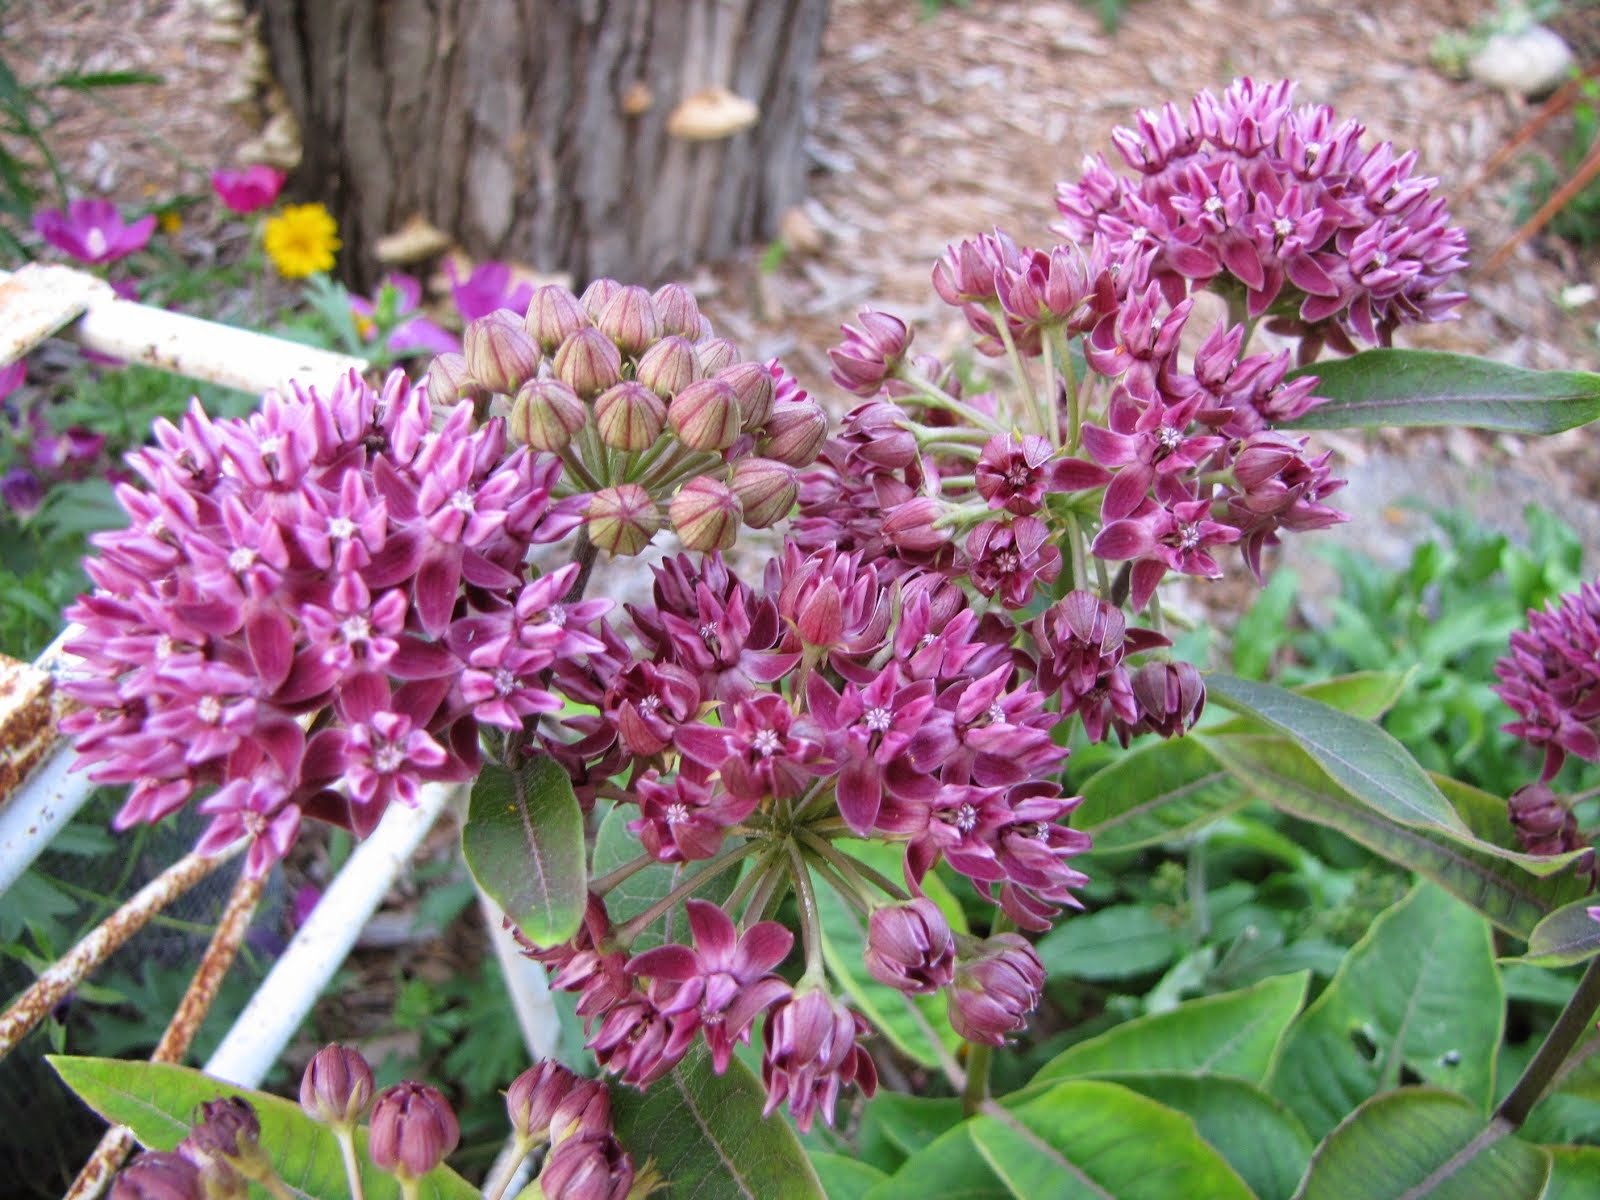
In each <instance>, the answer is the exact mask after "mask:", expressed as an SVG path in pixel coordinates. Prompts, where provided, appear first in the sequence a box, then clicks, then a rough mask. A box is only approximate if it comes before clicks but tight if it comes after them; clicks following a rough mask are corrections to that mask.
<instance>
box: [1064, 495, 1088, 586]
mask: <svg viewBox="0 0 1600 1200" xmlns="http://www.w3.org/2000/svg"><path fill="white" fill-rule="evenodd" d="M1067 547H1068V549H1069V550H1070V551H1071V552H1072V586H1073V587H1074V588H1076V589H1077V590H1078V591H1080V592H1087V591H1088V590H1089V568H1088V564H1087V563H1086V562H1085V550H1084V545H1083V527H1082V526H1081V525H1079V524H1078V514H1077V513H1068V514H1067Z"/></svg>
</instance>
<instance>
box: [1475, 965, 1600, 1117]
mask: <svg viewBox="0 0 1600 1200" xmlns="http://www.w3.org/2000/svg"><path fill="white" fill-rule="evenodd" d="M1596 1010H1600V958H1591V959H1590V960H1589V966H1588V969H1587V970H1585V971H1584V973H1583V978H1582V979H1580V980H1578V990H1577V991H1575V992H1573V993H1572V999H1571V1000H1568V1001H1567V1006H1566V1008H1564V1009H1562V1010H1561V1015H1560V1016H1559V1017H1557V1018H1556V1023H1555V1024H1554V1025H1553V1026H1551V1028H1550V1032H1549V1034H1548V1035H1547V1036H1546V1037H1545V1039H1544V1044H1543V1045H1542V1046H1540V1047H1539V1050H1538V1052H1537V1053H1536V1054H1534V1056H1533V1061H1532V1062H1530V1063H1529V1064H1528V1067H1527V1070H1525V1071H1523V1072H1522V1078H1520V1079H1518V1080H1517V1085H1516V1086H1515V1087H1514V1088H1512V1089H1511V1094H1510V1095H1509V1096H1507V1097H1506V1098H1505V1099H1504V1100H1503V1101H1501V1103H1500V1107H1499V1108H1497V1109H1496V1110H1495V1114H1494V1115H1495V1116H1496V1117H1497V1118H1498V1119H1500V1120H1502V1121H1505V1122H1507V1123H1508V1124H1509V1125H1510V1126H1511V1128H1512V1129H1520V1128H1521V1127H1522V1123H1523V1122H1524V1121H1526V1120H1527V1119H1528V1114H1529V1113H1530V1112H1532V1111H1533V1106H1534V1105H1535V1104H1537V1103H1538V1102H1539V1100H1540V1098H1541V1097H1543V1095H1544V1094H1545V1092H1546V1091H1547V1090H1548V1089H1549V1087H1550V1085H1551V1083H1552V1082H1553V1081H1554V1080H1555V1077H1556V1074H1557V1072H1559V1071H1560V1069H1561V1066H1562V1064H1563V1063H1564V1062H1566V1060H1567V1056H1568V1055H1569V1054H1571V1053H1572V1048H1573V1047H1574V1046H1576V1045H1577V1044H1578V1042H1579V1041H1580V1040H1581V1039H1582V1038H1583V1035H1584V1034H1585V1033H1586V1032H1587V1031H1588V1029H1589V1023H1590V1022H1591V1021H1593V1020H1594V1014H1595V1012H1596Z"/></svg>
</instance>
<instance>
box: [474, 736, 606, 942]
mask: <svg viewBox="0 0 1600 1200" xmlns="http://www.w3.org/2000/svg"><path fill="white" fill-rule="evenodd" d="M461 850H462V853H463V854H464V855H465V857H466V860H467V867H468V868H469V869H470V870H471V871H472V877H473V878H474V879H476V880H477V881H478V886H479V887H481V888H482V889H483V890H484V891H485V892H487V893H488V894H489V895H490V896H491V897H493V898H494V901H495V903H496V904H498V905H499V906H500V907H501V908H502V909H503V910H504V911H505V913H506V915H507V916H508V917H510V918H511V919H512V920H513V921H514V922H516V925H517V927H518V928H519V929H521V930H522V932H523V933H524V934H525V935H526V936H527V937H528V939H529V940H530V941H532V942H533V943H534V944H535V945H538V946H553V945H555V944H556V943H558V942H564V941H566V940H567V939H568V938H570V937H571V936H572V935H573V934H575V933H577V932H578V926H579V925H580V924H581V923H582V921H583V910H584V905H585V904H586V903H587V901H588V891H587V881H586V879H585V876H584V867H583V859H584V852H583V810H582V809H581V808H579V807H578V798H577V797H576V796H575V795H573V792H572V783H571V781H570V780H569V779H568V778H567V774H566V772H565V771H563V770H562V769H561V768H560V766H558V765H557V764H556V762H555V760H554V759H550V758H536V759H534V760H532V761H531V762H528V763H525V764H524V765H522V766H520V767H517V768H514V769H510V770H508V769H507V768H505V767H500V766H496V765H495V764H493V763H490V764H488V765H486V766H485V767H484V768H483V772H482V774H480V775H479V776H478V781H477V782H476V783H475V784H473V785H472V802H471V804H470V805H469V806H468V809H467V823H466V824H465V825H464V826H463V827H462V830H461Z"/></svg>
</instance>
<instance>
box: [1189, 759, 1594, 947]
mask: <svg viewBox="0 0 1600 1200" xmlns="http://www.w3.org/2000/svg"><path fill="white" fill-rule="evenodd" d="M1190 736H1191V737H1199V736H1201V735H1199V734H1191V735H1190ZM1203 740H1204V741H1205V743H1206V746H1207V748H1208V749H1209V750H1210V751H1211V752H1212V753H1213V754H1214V755H1216V757H1217V758H1218V760H1220V761H1221V762H1223V763H1224V764H1226V765H1227V767H1228V769H1229V770H1231V771H1232V772H1233V773H1234V774H1236V775H1237V776H1238V777H1239V778H1240V779H1241V780H1242V781H1243V782H1244V783H1245V784H1246V785H1247V786H1249V787H1250V788H1251V790H1253V791H1254V792H1255V793H1256V794H1257V795H1258V796H1260V797H1261V798H1262V799H1263V800H1265V801H1267V802H1268V803H1269V804H1271V805H1272V806H1273V807H1274V808H1277V809H1279V810H1280V811H1282V812H1286V813H1288V814H1290V815H1291V816H1295V817H1299V818H1301V819H1302V820H1305V821H1313V822H1315V823H1316V824H1319V825H1326V826H1328V827H1329V828H1332V829H1337V830H1338V831H1339V832H1340V833H1342V834H1344V835H1345V836H1346V837H1348V838H1351V839H1352V840H1354V841H1357V842H1359V843H1361V844H1362V845H1363V846H1366V847H1367V848H1368V849H1369V850H1372V851H1374V852H1375V853H1377V854H1381V855H1383V856H1384V857H1385V858H1387V859H1389V860H1390V861H1391V862H1395V863H1399V864H1400V865H1401V866H1403V867H1406V868H1408V869H1409V870H1412V871H1416V872H1417V873H1418V874H1420V875H1423V876H1426V877H1427V878H1428V879H1431V880H1433V881H1434V882H1435V883H1437V884H1439V885H1440V886H1441V887H1443V888H1445V889H1446V890H1447V891H1449V892H1450V893H1451V894H1452V895H1455V896H1457V897H1459V898H1460V899H1462V900H1465V901H1466V902H1467V903H1468V904H1470V905H1472V906H1473V907H1474V908H1476V909H1477V910H1478V911H1479V912H1481V913H1483V914H1484V915H1485V916H1486V917H1488V918H1489V919H1490V920H1491V921H1493V922H1494V923H1495V925H1497V926H1498V927H1500V928H1501V929H1504V930H1505V931H1506V932H1508V933H1513V934H1515V935H1516V936H1518V937H1520V938H1526V937H1527V936H1528V935H1529V934H1531V933H1532V932H1533V930H1534V927H1535V926H1536V925H1538V923H1539V922H1540V921H1542V920H1543V919H1544V918H1545V917H1547V916H1548V915H1549V914H1550V913H1552V912H1554V911H1555V910H1556V909H1558V908H1560V907H1561V906H1562V905H1563V904H1566V903H1568V902H1570V901H1572V900H1575V899H1577V898H1578V897H1579V896H1581V895H1583V894H1584V892H1585V888H1584V886H1583V884H1582V882H1581V881H1579V880H1578V879H1577V878H1576V877H1575V876H1573V875H1572V874H1571V873H1570V872H1567V873H1565V874H1560V875H1552V876H1549V877H1547V878H1536V877H1534V876H1532V875H1530V874H1529V872H1528V871H1527V870H1526V869H1524V866H1523V865H1522V864H1521V863H1519V862H1517V861H1516V859H1517V858H1518V857H1521V856H1517V855H1515V854H1513V852H1511V851H1507V850H1504V849H1502V848H1501V847H1498V846H1490V845H1489V844H1488V843H1484V842H1479V841H1477V840H1476V839H1472V838H1464V837H1460V836H1451V835H1446V834H1444V833H1441V832H1437V831H1435V830H1430V829H1414V828H1410V827H1408V826H1405V825H1397V824H1395V823H1394V822H1393V821H1390V820H1388V819H1387V818H1385V817H1383V816H1382V815H1380V814H1379V813H1376V812H1374V811H1373V810H1372V809H1371V808H1369V807H1368V806H1367V805H1365V804H1362V803H1360V802H1359V801H1357V800H1355V799H1353V798H1351V796H1350V795H1349V794H1348V793H1347V792H1345V791H1344V789H1342V788H1340V787H1339V786H1338V785H1337V784H1335V783H1334V782H1333V780H1332V779H1330V778H1329V777H1328V775H1327V773H1326V772H1325V771H1323V770H1322V769H1321V768H1320V767H1318V766H1317V764H1316V763H1314V762H1313V761H1312V760H1311V757H1310V755H1308V754H1306V753H1305V751H1303V750H1301V749H1300V748H1299V747H1298V746H1295V745H1294V744H1293V743H1291V742H1289V741H1288V740H1287V739H1285V738H1277V737H1250V736H1236V735H1229V736H1227V737H1205V738H1204V739H1203Z"/></svg>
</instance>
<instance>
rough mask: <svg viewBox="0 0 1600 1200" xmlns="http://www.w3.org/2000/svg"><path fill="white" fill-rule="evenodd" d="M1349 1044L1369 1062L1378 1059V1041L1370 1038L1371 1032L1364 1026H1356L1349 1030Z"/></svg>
mask: <svg viewBox="0 0 1600 1200" xmlns="http://www.w3.org/2000/svg"><path fill="white" fill-rule="evenodd" d="M1350 1044H1351V1045H1352V1046H1354V1047H1355V1048H1356V1053H1357V1054H1359V1055H1361V1057H1362V1058H1364V1059H1366V1060H1367V1061H1368V1062H1369V1063H1370V1062H1377V1061H1378V1043H1377V1042H1375V1041H1373V1040H1372V1032H1371V1030H1369V1029H1368V1028H1367V1027H1366V1026H1364V1025H1363V1026H1358V1027H1356V1028H1355V1029H1352V1030H1351V1031H1350Z"/></svg>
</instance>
